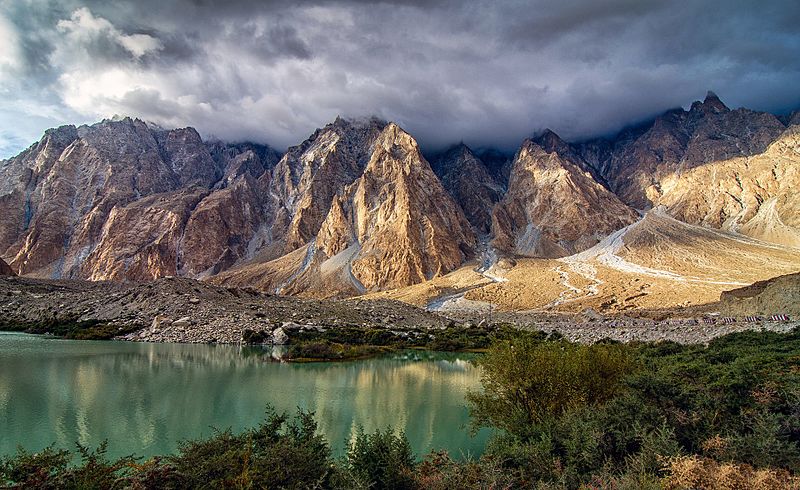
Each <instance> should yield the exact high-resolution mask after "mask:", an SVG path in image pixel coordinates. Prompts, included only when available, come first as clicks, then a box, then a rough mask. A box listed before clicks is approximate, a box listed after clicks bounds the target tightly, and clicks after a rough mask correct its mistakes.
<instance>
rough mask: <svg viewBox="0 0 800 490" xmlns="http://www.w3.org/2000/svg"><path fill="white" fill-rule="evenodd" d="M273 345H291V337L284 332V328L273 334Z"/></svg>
mask: <svg viewBox="0 0 800 490" xmlns="http://www.w3.org/2000/svg"><path fill="white" fill-rule="evenodd" d="M272 343H273V344H274V345H286V344H288V343H289V336H288V335H286V332H284V331H283V328H280V327H278V328H276V329H275V330H274V331H273V332H272Z"/></svg>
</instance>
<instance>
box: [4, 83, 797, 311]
mask: <svg viewBox="0 0 800 490" xmlns="http://www.w3.org/2000/svg"><path fill="white" fill-rule="evenodd" d="M429 161H430V162H431V163H429ZM798 169H800V113H795V114H792V115H790V116H783V117H776V116H774V115H771V114H767V113H763V112H755V111H750V110H747V109H735V110H731V109H729V108H728V107H727V106H726V105H725V104H724V103H723V102H722V101H721V100H720V99H719V97H717V96H716V95H714V94H713V93H709V94H708V95H707V97H706V98H705V100H703V101H697V102H695V103H693V104H692V105H691V108H689V109H688V110H683V109H674V110H670V111H667V112H665V113H664V114H662V115H660V116H658V117H656V118H654V119H653V120H652V121H649V122H646V123H643V124H640V125H639V126H636V127H632V128H627V129H625V130H623V131H621V132H620V133H619V134H617V135H616V136H614V137H610V138H602V139H593V140H589V141H584V142H578V143H570V142H566V141H564V140H563V139H561V138H560V137H559V136H558V135H557V134H556V133H554V132H553V131H550V130H547V131H545V132H543V133H541V134H539V135H538V136H536V137H533V138H528V139H526V140H524V141H523V142H522V145H521V147H520V148H519V149H518V151H517V152H516V154H515V155H514V157H513V158H509V157H508V156H507V155H506V154H503V153H501V152H499V151H496V150H491V149H483V150H473V149H471V148H469V147H468V146H466V145H464V144H459V145H456V146H454V147H452V148H450V149H448V150H447V151H445V152H443V153H441V154H438V155H433V156H431V157H430V160H429V159H427V158H425V156H423V154H422V153H421V152H420V149H419V147H418V145H417V142H416V141H415V139H414V138H413V136H412V135H410V134H408V133H407V132H405V131H404V130H403V129H401V128H400V127H399V126H398V125H397V124H394V123H391V122H385V121H381V120H379V119H376V118H367V119H357V120H352V119H344V118H337V119H336V120H334V121H333V122H331V123H330V124H327V125H325V126H324V127H322V128H320V129H318V130H316V131H314V132H313V133H312V134H311V135H310V136H309V137H308V138H307V139H306V140H305V141H304V142H302V143H301V144H299V145H297V146H294V147H291V148H289V149H288V150H287V151H286V153H285V154H283V155H280V154H279V153H277V152H276V151H275V150H273V149H271V148H270V147H268V146H265V145H258V144H253V143H248V142H239V143H227V142H221V141H203V139H202V138H201V137H200V135H199V134H198V133H197V131H195V130H194V129H192V128H181V129H171V130H168V129H163V128H160V127H157V126H154V125H152V124H148V123H145V122H143V121H140V120H138V119H130V118H122V119H115V120H104V121H102V122H100V123H97V124H93V125H89V126H79V127H75V126H62V127H59V128H54V129H51V130H48V131H46V132H45V134H44V136H43V137H42V139H41V140H40V141H39V142H37V143H35V144H34V145H32V146H31V147H30V148H28V149H26V150H25V151H23V152H22V153H20V154H19V155H17V156H15V157H13V158H10V159H8V160H3V161H0V258H1V259H2V260H4V261H5V263H6V264H7V265H8V266H10V268H11V270H13V271H16V272H19V273H20V274H21V275H26V276H33V277H45V278H56V279H59V278H65V279H69V278H75V279H90V280H119V281H140V280H152V279H155V278H159V277H164V276H183V277H190V278H199V279H207V280H209V281H211V282H215V283H219V284H225V285H233V286H253V287H258V288H260V289H263V290H266V291H269V292H272V293H278V294H292V295H305V296H324V297H328V296H349V295H358V294H364V293H377V292H381V291H392V290H396V289H397V290H398V291H396V293H397V295H398V296H397V297H398V298H400V297H402V298H417V299H419V298H425V301H428V300H434V299H435V298H433V296H430V295H432V294H439V293H441V294H456V293H455V292H458V291H463V290H465V289H468V290H469V291H471V292H470V293H469V295H471V296H472V297H474V298H477V297H481V298H486V299H488V300H490V301H492V302H498V303H500V304H503V305H505V306H506V307H509V308H511V307H525V308H528V307H534V306H532V305H538V306H535V307H544V306H547V305H550V307H560V305H561V304H565V303H567V302H569V303H570V304H573V305H575V304H579V303H580V304H586V305H591V306H592V307H598V308H599V307H600V306H601V305H602V303H603V301H611V300H610V299H609V298H610V297H613V298H617V297H618V296H619V300H618V303H615V304H617V305H618V306H619V305H620V304H623V303H624V304H634V303H635V304H637V305H650V306H652V304H651V303H647V302H643V300H642V301H638V302H633V303H632V302H631V301H628V300H626V299H625V297H622V296H623V295H625V294H628V293H630V294H632V295H634V296H635V295H638V294H639V293H638V292H635V291H634V290H635V289H636V288H637V287H638V286H637V284H643V283H642V282H641V281H643V280H644V281H653V279H650V278H651V277H656V280H655V281H656V283H657V284H656V283H653V285H652V287H651V288H650V289H648V290H649V291H661V292H662V293H664V294H667V295H668V294H671V293H670V291H681V293H680V294H679V295H678V296H680V297H681V298H684V297H688V298H691V297H692V294H695V295H696V297H698V298H703V299H704V300H708V299H709V298H711V297H715V296H718V295H719V292H720V284H721V283H736V284H739V283H743V282H746V281H750V282H752V281H754V280H761V279H765V278H766V277H771V276H765V274H768V273H769V274H772V275H773V276H774V275H777V274H782V273H788V272H793V271H796V268H800V265H798V264H797V263H796V261H794V260H793V259H792V258H791V257H792V256H794V255H798V254H797V250H798V248H800V198H798V195H797V193H796V192H793V190H794V189H796V188H797V187H798V186H799V185H800V173H799V172H800V171H799V170H798ZM641 216H644V218H643V219H642V218H641ZM620 237H623V238H620ZM611 245H613V247H615V248H614V250H615V252H614V253H613V254H612V255H613V257H616V258H609V257H611V256H610V255H608V254H605V252H603V253H599V255H597V257H606V258H607V259H608V261H607V262H608V263H606V262H603V261H602V260H600V261H599V262H598V260H599V259H597V257H595V258H590V259H586V260H584V259H583V258H585V257H586V256H587V255H586V254H590V255H591V254H592V253H594V252H596V251H597V250H599V249H598V247H600V249H602V250H607V248H608V247H610V246H611ZM744 245H746V247H745V249H741V247H742V246H744ZM603 247H606V248H603ZM602 250H601V252H602ZM593 251H594V252H593ZM582 257H583V258H582ZM475 259H477V261H475ZM552 259H559V260H557V261H554V260H552ZM619 261H623V262H626V263H628V262H629V263H632V264H638V265H637V266H636V267H633V269H630V270H628V269H626V270H620V269H619V268H614V267H613V265H614V264H616V265H619V264H620V263H621V262H619ZM565 264H566V265H565ZM734 266H735V267H736V268H738V269H741V270H740V271H738V272H737V273H736V274H733V273H731V272H730V271H726V272H725V274H722V273H718V272H717V271H719V270H722V271H725V267H734ZM591 268H594V269H595V270H597V271H598V274H602V277H603V278H602V279H600V281H602V284H605V285H606V286H605V288H607V289H609V290H611V289H614V288H615V287H616V288H617V289H615V290H614V291H616V292H614V293H613V294H611V293H609V295H611V296H609V297H606V298H605V299H603V300H601V299H600V298H601V295H599V294H592V295H589V296H587V298H590V299H587V300H586V301H583V300H581V301H577V300H574V298H572V297H573V296H574V293H575V291H574V290H573V289H571V288H575V289H577V290H584V289H586V288H589V289H590V290H591V291H594V290H595V289H597V290H598V291H599V290H601V289H602V288H600V286H599V285H598V284H595V283H594V282H592V281H593V280H594V279H592V278H593V277H595V276H592V275H591V274H590V273H589V272H587V271H590V270H591ZM793 268H795V269H793ZM573 269H574V270H573ZM650 269H653V270H659V271H668V272H669V274H661V275H658V276H652V275H649V276H648V270H650ZM570 270H572V272H573V273H572V274H571V275H570V272H569V271H570ZM576 270H580V271H582V272H581V273H577V272H575V271H576ZM670 274H672V275H670ZM726 274H727V276H730V277H735V278H736V279H730V278H728V279H726V277H725V275H726ZM565 275H567V276H569V277H570V278H569V280H567V279H564V277H565ZM642 276H645V277H646V279H642ZM528 277H530V278H538V279H536V280H537V283H536V288H533V289H531V287H530V284H527V283H526V282H525V281H527V278H528ZM597 277H598V278H599V277H601V276H597ZM677 277H680V278H689V279H690V280H685V281H684V282H681V280H680V279H677ZM504 279H507V282H504ZM570 281H571V282H570ZM619 281H622V283H619ZM637 281H638V282H637ZM663 281H667V282H663ZM669 281H672V282H673V283H676V282H677V283H680V284H679V285H678V286H675V284H672V283H670V282H669ZM423 283H424V284H423ZM717 283H720V284H717ZM567 284H568V285H569V287H567ZM647 284H650V282H647ZM612 285H613V287H612ZM562 286H563V287H562ZM631 288H633V289H631ZM659 288H660V289H659ZM670 288H672V289H670ZM681 288H683V289H681ZM684 289H685V290H684ZM437 291H438V293H437ZM454 291H455V292H454ZM488 291H495V292H496V293H497V295H494V293H492V294H489V292H488ZM692 291H693V292H694V293H692ZM684 293H685V294H684ZM392 294H395V293H392ZM465 294H466V293H465ZM553 295H555V296H553ZM626 297H627V296H626ZM636 297H639V296H636ZM665 297H666V296H665ZM554 298H555V299H554ZM559 298H561V299H559ZM570 298H572V299H573V300H574V301H573V300H570V301H567V300H568V299H570ZM417 299H415V300H414V301H417ZM462 299H463V298H462ZM436 301H438V300H436ZM476 301H477V300H476ZM597 301H600V303H598V304H595V302H597ZM615 301H617V299H615ZM626 301H627V302H626ZM670 301H671V300H670ZM455 303H457V304H461V303H459V302H458V301H456V302H455ZM673 303H674V302H673ZM673 303H670V304H673ZM608 308H611V307H607V309H608ZM614 308H616V307H614ZM620 308H622V307H620ZM611 309H613V308H611ZM622 309H624V308H622Z"/></svg>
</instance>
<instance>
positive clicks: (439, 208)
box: [316, 124, 475, 290]
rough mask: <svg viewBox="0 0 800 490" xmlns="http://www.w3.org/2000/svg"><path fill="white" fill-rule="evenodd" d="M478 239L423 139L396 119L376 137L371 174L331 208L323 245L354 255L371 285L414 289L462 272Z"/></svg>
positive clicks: (332, 252) (357, 273) (358, 272)
mask: <svg viewBox="0 0 800 490" xmlns="http://www.w3.org/2000/svg"><path fill="white" fill-rule="evenodd" d="M474 246H475V237H474V235H473V233H472V231H471V230H470V228H469V224H468V223H467V220H466V219H465V218H464V215H463V214H462V212H461V210H460V209H459V208H458V206H457V205H456V204H455V202H453V200H452V199H451V198H450V196H448V195H447V192H446V191H445V190H444V188H443V187H442V185H441V183H440V182H439V180H438V179H437V178H436V175H435V174H434V173H433V170H432V169H431V167H430V165H429V164H428V162H427V161H426V160H425V159H424V158H423V157H422V154H421V153H420V151H419V148H418V146H417V143H416V141H414V139H413V138H412V137H411V136H410V135H409V134H408V133H406V132H405V131H403V130H402V129H400V127H398V126H397V125H395V124H389V125H388V126H386V128H385V129H384V130H383V132H382V133H381V135H380V136H379V137H378V139H377V140H376V141H375V144H374V149H373V152H372V155H371V157H370V160H369V163H368V164H367V167H366V169H365V170H364V174H363V175H362V176H361V177H360V178H359V179H358V181H356V182H354V183H353V185H351V186H349V187H348V188H347V189H346V190H345V191H344V192H343V193H342V195H341V196H339V197H337V200H336V204H335V205H334V206H332V207H331V211H330V212H329V213H328V217H327V218H326V220H325V222H324V223H323V226H322V229H321V230H320V234H319V235H318V237H317V241H316V249H317V250H318V251H320V252H321V253H323V254H325V256H326V257H328V258H333V257H335V256H337V255H338V254H340V253H347V250H348V249H350V247H355V248H357V251H356V252H355V253H353V254H352V257H351V258H350V260H349V267H350V270H351V272H352V275H353V277H354V278H355V280H356V281H358V282H359V283H360V284H361V285H362V286H363V287H364V288H365V289H366V290H374V289H385V288H393V287H399V286H407V285H410V284H415V283H418V282H422V281H425V280H427V279H430V278H432V277H434V276H437V275H441V274H444V273H447V272H450V271H451V270H453V269H455V268H456V267H458V266H459V265H461V263H462V262H463V261H464V260H465V259H466V258H469V257H470V256H471V255H472V254H473V250H474Z"/></svg>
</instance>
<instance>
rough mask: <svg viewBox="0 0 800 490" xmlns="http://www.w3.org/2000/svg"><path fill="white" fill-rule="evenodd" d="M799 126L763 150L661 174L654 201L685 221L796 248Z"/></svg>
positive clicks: (799, 234)
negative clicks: (685, 169)
mask: <svg viewBox="0 0 800 490" xmlns="http://www.w3.org/2000/svg"><path fill="white" fill-rule="evenodd" d="M798 186H800V126H791V127H789V128H788V129H786V130H785V131H784V132H783V134H781V135H780V136H779V137H778V138H777V139H776V140H775V141H774V142H773V143H772V144H770V145H769V147H768V148H767V149H766V151H764V152H763V153H761V154H758V155H752V156H744V157H738V158H732V159H728V160H720V161H715V162H710V163H707V164H705V165H702V166H699V167H696V168H693V169H690V170H688V171H686V172H684V173H681V174H679V175H675V176H672V177H670V178H665V179H664V180H663V181H662V184H661V192H662V195H661V196H660V197H659V198H658V199H657V201H656V202H657V203H658V204H660V205H663V206H665V207H666V209H667V210H668V212H669V214H671V215H672V216H674V217H676V218H678V219H680V220H682V221H685V222H687V223H693V224H701V225H704V226H709V227H713V228H721V229H726V230H731V231H736V232H739V233H743V234H745V235H749V236H752V237H755V238H759V239H762V240H766V241H769V242H773V243H779V244H782V245H788V246H792V247H799V248H800V196H799V195H798V193H797V191H796V189H797V188H798Z"/></svg>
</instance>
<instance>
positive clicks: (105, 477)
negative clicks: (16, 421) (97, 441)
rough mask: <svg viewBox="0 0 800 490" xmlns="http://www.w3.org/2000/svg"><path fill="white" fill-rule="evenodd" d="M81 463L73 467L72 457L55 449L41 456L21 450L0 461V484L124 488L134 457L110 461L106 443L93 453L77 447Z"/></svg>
mask: <svg viewBox="0 0 800 490" xmlns="http://www.w3.org/2000/svg"><path fill="white" fill-rule="evenodd" d="M78 454H79V456H80V464H78V465H72V466H71V465H70V461H71V460H72V454H71V453H70V452H69V451H66V450H58V449H55V448H53V447H52V446H50V447H47V448H45V449H44V450H42V451H41V452H39V453H34V454H32V453H29V452H27V451H25V450H24V449H22V448H19V449H18V450H17V454H16V455H14V456H13V457H8V458H4V459H3V460H2V461H0V484H3V485H13V486H16V487H19V488H40V489H50V488H53V489H56V488H58V489H107V488H122V487H124V486H125V482H126V480H127V477H128V475H129V473H130V471H131V469H132V468H133V466H134V463H135V461H136V460H135V459H134V458H133V457H132V456H128V457H124V458H120V459H118V460H116V461H109V460H108V459H107V458H106V443H105V442H104V443H102V444H101V445H100V447H98V448H97V449H95V450H94V451H93V450H91V449H89V448H87V447H85V446H82V445H80V444H78Z"/></svg>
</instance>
